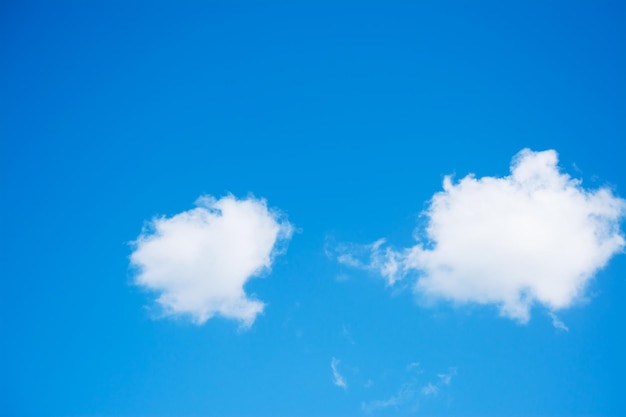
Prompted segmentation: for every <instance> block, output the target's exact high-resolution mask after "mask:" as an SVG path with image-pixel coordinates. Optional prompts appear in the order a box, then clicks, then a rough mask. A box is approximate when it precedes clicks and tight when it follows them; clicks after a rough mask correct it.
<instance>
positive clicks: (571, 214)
mask: <svg viewBox="0 0 626 417" xmlns="http://www.w3.org/2000/svg"><path fill="white" fill-rule="evenodd" d="M557 162H558V159H557V153H556V152H555V151H553V150H549V151H545V152H533V151H530V150H528V149H525V150H523V151H521V152H520V153H519V154H518V155H516V156H515V157H514V158H513V161H512V164H511V175H509V176H506V177H501V178H498V177H483V178H476V177H474V176H473V175H468V176H466V177H465V178H463V179H461V180H460V181H459V182H458V183H453V181H452V179H451V178H450V177H446V178H445V180H444V182H443V191H441V192H438V193H436V194H435V195H434V196H433V197H432V199H431V201H430V205H429V207H428V209H427V210H426V211H425V212H424V213H423V215H424V216H425V217H426V219H427V226H426V228H425V230H417V231H416V233H415V235H416V236H418V240H419V241H418V243H417V244H416V245H415V246H413V247H411V248H407V249H404V250H392V249H391V248H389V247H385V246H383V245H384V240H382V239H381V240H378V241H376V242H374V243H373V244H371V245H369V246H367V247H365V249H364V247H363V246H361V247H357V246H352V247H350V246H345V245H344V246H343V247H340V248H338V252H339V253H340V256H339V258H338V261H339V262H341V263H344V264H346V265H350V266H354V267H360V268H364V269H369V270H375V271H377V272H378V273H379V274H380V275H382V276H383V277H384V278H385V279H386V280H387V283H388V284H389V285H392V284H394V283H395V282H397V281H398V280H401V279H403V278H405V277H406V276H407V275H409V274H410V273H411V272H413V273H414V275H415V276H416V277H417V278H416V282H415V284H414V289H415V291H416V292H417V293H418V294H421V295H422V296H425V297H429V298H434V299H446V300H450V301H454V302H455V303H459V304H460V303H480V304H494V305H497V306H498V307H499V309H500V313H501V314H502V315H503V316H506V317H510V318H513V319H516V320H518V321H520V322H527V321H528V319H529V318H530V308H531V306H532V305H533V304H534V303H539V304H543V305H544V306H546V307H548V308H549V309H550V310H551V311H556V310H559V309H563V308H567V307H569V306H571V305H572V304H573V303H574V302H576V301H577V300H579V299H580V298H582V297H583V296H584V290H585V288H586V286H587V284H588V282H589V280H591V279H592V278H593V276H594V275H595V274H596V272H597V271H598V270H599V269H601V268H602V267H604V266H605V265H606V264H607V262H608V261H609V259H610V258H611V257H612V256H613V255H615V254H616V253H619V252H621V251H622V250H623V248H624V236H623V235H622V234H621V231H620V228H619V225H620V221H621V219H622V218H623V217H624V214H625V212H626V201H624V200H623V199H621V198H618V197H616V196H614V195H613V193H612V192H611V191H610V190H609V189H607V188H600V189H598V190H588V189H585V188H584V187H583V186H582V184H581V181H579V180H576V179H572V178H571V177H570V176H569V175H567V174H565V173H562V172H560V170H559V168H558V165H557ZM420 237H421V238H420ZM355 248H356V250H355ZM364 252H365V253H366V257H367V259H365V260H363V253H364Z"/></svg>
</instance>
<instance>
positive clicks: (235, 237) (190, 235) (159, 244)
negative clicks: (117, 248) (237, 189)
mask: <svg viewBox="0 0 626 417" xmlns="http://www.w3.org/2000/svg"><path fill="white" fill-rule="evenodd" d="M196 206H197V207H196V208H194V209H191V210H188V211H185V212H182V213H179V214H176V215H174V216H172V217H158V218H154V219H152V220H151V221H150V222H149V223H148V224H147V225H146V227H144V230H143V231H142V233H141V235H140V236H139V237H138V238H137V240H136V241H135V242H133V246H134V248H133V249H134V250H133V252H132V254H131V256H130V262H131V265H132V266H133V267H135V268H136V271H137V273H136V275H135V283H136V284H137V285H139V286H142V287H144V288H147V289H149V290H152V291H155V292H157V293H158V298H157V300H156V301H157V303H158V304H159V305H160V306H161V307H162V309H163V313H164V314H165V315H184V316H189V317H191V318H192V320H193V321H194V322H195V323H197V324H202V323H204V322H205V321H206V320H208V319H210V318H211V317H213V316H215V315H220V316H223V317H226V318H229V319H235V320H238V321H240V323H241V324H242V326H244V327H248V326H250V325H252V323H253V322H254V320H255V319H256V317H257V315H258V314H260V313H261V312H262V311H263V308H264V303H263V302H261V301H259V300H256V299H253V298H251V297H250V296H248V295H247V294H246V292H245V290H244V285H245V284H246V282H247V281H248V280H249V279H250V278H252V277H254V276H258V275H260V274H262V273H263V272H266V271H268V270H269V269H270V268H271V265H272V261H273V258H274V256H275V255H276V254H278V253H280V252H281V251H283V250H284V248H285V244H286V242H288V241H289V239H290V238H291V235H292V233H293V227H292V225H291V224H290V223H289V222H288V221H287V220H285V219H284V218H283V217H282V216H281V215H280V214H279V213H277V212H276V211H272V210H270V209H268V207H267V204H266V202H265V200H262V199H255V198H254V197H250V198H246V199H241V200H238V199H236V198H235V197H233V196H232V195H229V196H226V197H223V198H221V199H219V200H218V199H215V198H213V197H211V196H203V197H200V198H199V199H198V200H197V201H196Z"/></svg>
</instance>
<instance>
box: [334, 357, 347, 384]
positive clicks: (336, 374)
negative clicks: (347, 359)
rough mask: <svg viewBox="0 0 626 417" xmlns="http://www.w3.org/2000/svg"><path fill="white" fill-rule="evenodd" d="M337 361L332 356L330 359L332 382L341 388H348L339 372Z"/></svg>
mask: <svg viewBox="0 0 626 417" xmlns="http://www.w3.org/2000/svg"><path fill="white" fill-rule="evenodd" d="M339 363H340V361H339V359H337V358H332V360H331V361H330V369H331V370H332V371H333V384H335V385H337V386H338V387H341V388H343V389H346V388H348V383H347V382H346V379H345V378H344V377H343V375H341V373H339Z"/></svg>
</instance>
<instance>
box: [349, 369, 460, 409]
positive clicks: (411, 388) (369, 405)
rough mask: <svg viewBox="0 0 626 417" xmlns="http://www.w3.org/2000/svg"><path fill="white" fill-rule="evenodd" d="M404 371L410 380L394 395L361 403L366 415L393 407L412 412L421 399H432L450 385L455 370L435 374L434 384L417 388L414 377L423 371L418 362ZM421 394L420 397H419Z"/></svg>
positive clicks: (417, 379)
mask: <svg viewBox="0 0 626 417" xmlns="http://www.w3.org/2000/svg"><path fill="white" fill-rule="evenodd" d="M406 371H407V372H408V373H411V374H412V376H411V379H410V380H409V381H407V382H405V383H403V384H402V385H401V386H400V388H399V389H398V391H397V392H396V394H394V395H392V396H391V397H389V398H387V399H384V400H374V401H368V402H363V403H361V409H362V410H363V411H365V412H367V413H372V412H374V411H377V410H381V409H385V408H389V407H394V408H407V407H410V408H412V409H413V410H415V409H417V407H418V406H419V403H420V401H421V400H422V399H423V398H422V397H434V396H437V395H438V394H439V393H440V391H441V390H442V389H443V387H445V386H446V385H450V381H451V380H452V376H454V375H456V368H449V369H448V372H447V373H444V374H437V380H436V381H434V382H428V383H427V384H426V385H424V386H422V388H419V386H420V385H421V383H420V381H419V379H420V378H418V377H417V376H416V375H418V374H422V373H423V370H422V368H421V366H420V364H419V363H418V362H413V363H410V364H409V365H407V367H406ZM420 394H421V396H420Z"/></svg>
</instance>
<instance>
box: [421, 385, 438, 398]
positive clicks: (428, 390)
mask: <svg viewBox="0 0 626 417" xmlns="http://www.w3.org/2000/svg"><path fill="white" fill-rule="evenodd" d="M438 393H439V386H437V385H435V384H433V383H432V382H429V383H428V384H426V385H425V386H424V387H423V388H422V394H423V395H425V396H427V397H428V396H431V395H437V394H438Z"/></svg>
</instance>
